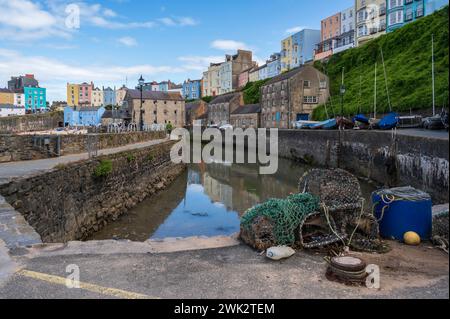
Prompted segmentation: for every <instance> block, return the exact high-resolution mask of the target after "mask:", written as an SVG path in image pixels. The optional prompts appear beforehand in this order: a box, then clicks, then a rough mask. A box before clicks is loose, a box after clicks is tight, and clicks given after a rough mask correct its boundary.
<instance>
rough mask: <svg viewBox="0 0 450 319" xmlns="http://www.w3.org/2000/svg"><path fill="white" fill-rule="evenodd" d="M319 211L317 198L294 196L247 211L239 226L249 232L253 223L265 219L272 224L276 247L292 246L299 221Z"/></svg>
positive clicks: (304, 195)
mask: <svg viewBox="0 0 450 319" xmlns="http://www.w3.org/2000/svg"><path fill="white" fill-rule="evenodd" d="M318 209H319V198H318V197H316V196H314V195H311V194H308V193H303V194H294V195H291V196H289V197H288V198H286V199H270V200H268V201H267V202H265V203H263V204H260V205H257V206H255V207H253V208H251V209H249V210H248V211H247V212H246V213H245V214H244V216H242V218H241V225H242V227H244V228H245V229H246V230H248V231H250V230H251V225H252V223H253V221H254V220H255V219H256V218H258V217H265V218H268V219H270V220H272V221H273V223H274V229H273V230H274V236H275V239H276V241H277V242H276V244H277V245H292V244H294V243H295V241H296V235H295V231H296V229H297V228H298V227H299V225H300V223H301V221H302V220H303V219H305V218H306V217H307V216H308V215H309V214H311V213H313V212H315V211H317V210H318Z"/></svg>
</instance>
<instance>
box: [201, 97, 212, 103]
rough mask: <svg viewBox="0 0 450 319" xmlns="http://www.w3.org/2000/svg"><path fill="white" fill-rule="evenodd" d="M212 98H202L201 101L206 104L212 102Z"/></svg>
mask: <svg viewBox="0 0 450 319" xmlns="http://www.w3.org/2000/svg"><path fill="white" fill-rule="evenodd" d="M213 98H214V96H204V97H202V100H203V101H205V102H206V103H209V102H211V101H212V100H213Z"/></svg>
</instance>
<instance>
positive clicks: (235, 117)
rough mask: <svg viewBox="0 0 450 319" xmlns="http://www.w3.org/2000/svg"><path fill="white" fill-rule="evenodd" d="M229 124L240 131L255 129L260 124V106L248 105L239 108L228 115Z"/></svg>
mask: <svg viewBox="0 0 450 319" xmlns="http://www.w3.org/2000/svg"><path fill="white" fill-rule="evenodd" d="M230 124H231V125H232V126H233V127H235V128H236V127H239V128H242V129H247V128H254V129H257V128H259V127H260V124H261V106H260V105H259V104H248V105H244V106H241V107H239V108H238V109H236V110H235V111H234V112H233V113H231V115H230Z"/></svg>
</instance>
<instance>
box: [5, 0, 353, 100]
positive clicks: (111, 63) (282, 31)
mask: <svg viewBox="0 0 450 319" xmlns="http://www.w3.org/2000/svg"><path fill="white" fill-rule="evenodd" d="M69 4H76V5H77V8H79V9H80V28H79V29H77V28H68V27H67V23H66V21H67V16H68V13H66V8H67V6H68V5H69ZM352 4H353V0H339V1H330V0H315V1H306V0H283V1H281V0H280V1H276V0H274V1H266V0H228V1H212V0H209V1H208V0H193V1H180V0H147V1H144V0H109V1H106V0H105V1H84V2H73V1H65V0H40V1H31V0H0V8H1V9H0V87H4V86H6V81H7V80H8V79H9V77H10V76H11V75H18V74H23V73H34V74H35V75H36V77H37V78H38V80H40V82H41V86H43V87H47V89H48V100H50V101H53V100H65V85H66V82H77V83H78V82H82V81H90V80H92V81H94V83H95V84H96V85H97V86H114V85H116V86H120V85H122V84H125V79H126V78H128V85H129V86H130V87H132V86H134V85H135V84H136V79H137V78H138V77H139V75H140V74H141V73H142V74H143V75H144V78H145V79H146V80H149V81H150V80H156V81H161V80H167V79H171V80H172V81H174V82H182V81H183V80H184V79H187V78H200V77H201V75H202V71H203V70H205V69H206V67H207V65H208V64H209V62H219V61H221V60H223V58H224V55H225V54H227V53H234V52H235V51H236V49H237V48H243V49H250V50H252V51H253V52H254V55H255V59H256V60H257V61H258V62H263V61H264V60H265V59H267V58H268V57H269V55H270V54H271V53H273V52H279V51H280V41H281V40H282V39H283V38H285V37H287V36H288V35H289V32H292V31H293V30H296V29H301V28H316V29H319V28H320V20H321V19H322V18H324V17H327V16H329V15H331V14H334V13H336V12H338V11H340V10H342V9H345V8H348V7H350V6H351V5H352ZM71 21H73V20H71ZM69 27H70V25H69Z"/></svg>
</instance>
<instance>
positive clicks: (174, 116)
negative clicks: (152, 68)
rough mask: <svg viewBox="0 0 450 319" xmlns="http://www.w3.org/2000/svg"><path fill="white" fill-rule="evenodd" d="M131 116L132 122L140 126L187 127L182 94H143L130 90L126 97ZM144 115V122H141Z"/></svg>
mask: <svg viewBox="0 0 450 319" xmlns="http://www.w3.org/2000/svg"><path fill="white" fill-rule="evenodd" d="M125 101H126V102H127V103H126V104H127V105H128V108H129V112H130V115H131V121H132V122H134V123H136V124H138V125H140V124H143V125H152V124H164V125H166V124H169V123H170V124H172V125H173V126H174V127H183V126H184V125H185V102H184V99H183V97H182V96H181V94H179V93H171V92H160V91H159V92H151V91H144V92H142V109H141V92H140V91H139V90H128V91H127V94H126V95H125ZM141 114H142V122H141Z"/></svg>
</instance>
